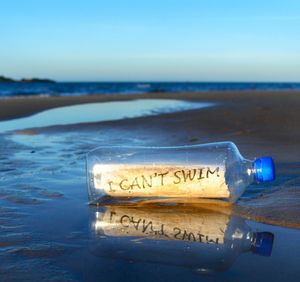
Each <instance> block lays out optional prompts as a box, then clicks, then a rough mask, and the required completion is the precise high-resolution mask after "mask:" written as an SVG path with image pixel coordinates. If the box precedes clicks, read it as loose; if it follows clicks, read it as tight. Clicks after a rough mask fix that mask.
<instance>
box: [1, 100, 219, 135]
mask: <svg viewBox="0 0 300 282" xmlns="http://www.w3.org/2000/svg"><path fill="white" fill-rule="evenodd" d="M213 105H214V104H213V103H203V102H187V101H180V100H167V99H141V100H131V101H115V102H104V103H90V104H82V105H74V106H67V107H60V108H54V109H50V110H46V111H43V112H40V113H37V114H35V115H32V116H30V117H25V118H18V119H14V120H9V121H2V122H0V132H5V131H11V130H20V129H27V128H37V127H47V126H53V125H69V124H79V123H91V122H101V121H112V120H120V119H125V118H136V117H142V116H151V115H158V114H164V113H173V112H181V111H187V110H195V109H201V108H205V107H210V106H213Z"/></svg>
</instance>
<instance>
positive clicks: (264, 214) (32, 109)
mask: <svg viewBox="0 0 300 282" xmlns="http://www.w3.org/2000/svg"><path fill="white" fill-rule="evenodd" d="M143 98H147V99H149V98H155V99H178V100H188V101H198V102H215V103H216V104H217V105H216V106H214V107H208V108H202V109H197V110H188V111H184V112H176V113H166V114H161V115H156V116H148V117H139V118H128V119H122V120H116V121H105V122H95V123H87V124H84V125H82V124H74V125H67V126H52V127H47V128H37V129H33V130H24V131H22V130H21V131H18V132H17V133H18V134H25V135H26V134H38V133H45V134H57V133H64V132H71V131H73V132H76V133H77V132H84V131H95V133H97V132H107V134H108V135H109V134H110V133H109V132H111V130H113V132H114V133H118V134H121V135H122V134H123V135H122V138H123V137H125V138H128V137H129V138H137V139H139V140H147V142H148V140H149V141H150V142H152V144H155V145H157V146H163V145H168V146H176V145H184V144H186V145H188V144H196V143H209V142H218V141H232V142H234V143H236V145H237V146H238V148H239V150H240V152H241V154H242V155H243V156H244V157H246V158H249V159H254V158H255V157H258V156H266V155H270V156H272V157H273V158H274V160H275V163H276V169H277V175H278V180H277V181H275V183H271V184H270V188H271V190H270V192H268V188H267V187H266V188H265V189H264V193H263V194H262V195H259V194H257V195H256V197H255V198H253V199H249V200H246V199H244V200H242V201H240V202H238V203H237V205H235V213H236V214H237V215H239V216H242V217H244V218H248V219H251V220H257V221H259V222H263V223H268V224H276V225H280V226H285V227H295V228H300V220H299V218H300V217H299V215H300V206H299V204H298V203H299V201H300V192H299V191H300V181H299V171H300V167H299V164H300V163H299V159H300V122H299V121H300V111H299V109H300V92H294V91H291V92H290V91H288V92H269V91H268V92H252V91H251V92H226V93H225V92H206V93H203V92H202V93H155V94H147V95H143V94H138V95H110V96H108V95H105V96H100V95H99V96H97V95H91V96H76V97H71V96H68V97H34V98H27V97H26V98H17V99H7V100H5V101H4V100H0V120H1V119H2V120H3V119H9V118H17V117H21V116H26V115H30V114H33V113H36V112H38V111H42V110H46V109H50V108H55V107H61V106H68V105H76V104H82V103H95V102H97V103H98V102H106V101H124V100H134V99H143ZM270 98H271V99H270ZM112 111H113V109H112ZM147 144H148V143H147Z"/></svg>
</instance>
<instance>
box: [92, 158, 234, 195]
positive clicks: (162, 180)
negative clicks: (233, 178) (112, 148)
mask: <svg viewBox="0 0 300 282" xmlns="http://www.w3.org/2000/svg"><path fill="white" fill-rule="evenodd" d="M90 180H91V182H92V183H93V186H94V187H95V189H101V190H103V192H104V194H106V195H109V196H112V197H182V198H184V197H189V198H191V197H194V198H197V197H200V198H229V196H230V191H229V188H228V186H227V184H226V181H225V168H224V167H223V166H201V167H199V166H197V165H188V166H178V165H171V164H166V165H164V164H156V165H148V164H146V165H135V164H126V165H125V164H96V165H94V167H93V173H92V177H91V179H90Z"/></svg>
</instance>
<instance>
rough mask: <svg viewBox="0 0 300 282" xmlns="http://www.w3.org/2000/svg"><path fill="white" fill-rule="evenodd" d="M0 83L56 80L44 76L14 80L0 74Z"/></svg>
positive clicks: (50, 81)
mask: <svg viewBox="0 0 300 282" xmlns="http://www.w3.org/2000/svg"><path fill="white" fill-rule="evenodd" d="M0 83H56V81H54V80H51V79H44V78H22V79H20V80H15V79H12V78H9V77H5V76H3V75H0Z"/></svg>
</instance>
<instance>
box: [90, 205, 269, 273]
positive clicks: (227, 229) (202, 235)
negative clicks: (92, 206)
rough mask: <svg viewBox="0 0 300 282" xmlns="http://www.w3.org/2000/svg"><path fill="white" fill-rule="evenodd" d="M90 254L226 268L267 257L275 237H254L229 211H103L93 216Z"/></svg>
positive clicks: (111, 208) (183, 208)
mask: <svg viewBox="0 0 300 282" xmlns="http://www.w3.org/2000/svg"><path fill="white" fill-rule="evenodd" d="M94 215H95V218H94V221H93V223H92V231H93V234H94V239H95V240H93V243H92V244H91V252H92V253H93V254H94V255H97V256H103V257H110V258H115V259H125V260H128V261H133V262H145V263H159V264H169V265H177V266H185V267H189V268H192V269H195V270H197V271H199V272H203V273H207V272H214V271H224V270H226V269H228V268H229V267H230V266H231V265H232V264H233V262H234V261H235V259H236V258H237V257H238V256H239V254H241V253H244V252H252V253H254V254H258V255H262V256H270V255H271V251H272V245H273V239H274V235H273V234H272V233H269V232H254V231H252V230H251V228H250V227H249V226H248V225H247V224H246V222H245V220H244V219H242V218H239V217H235V216H232V215H231V213H230V209H226V208H224V209H222V210H219V209H218V210H216V209H211V208H207V207H206V208H203V207H201V208H199V207H186V206H178V207H170V206H168V207H161V206H160V207H158V206H151V207H128V206H127V207H126V206H106V207H103V208H99V209H97V210H96V211H95V214H94Z"/></svg>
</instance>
